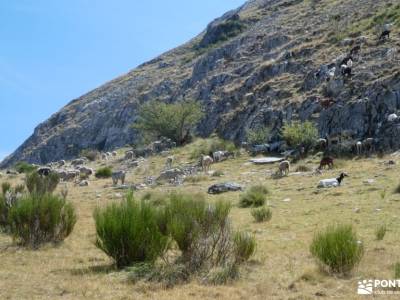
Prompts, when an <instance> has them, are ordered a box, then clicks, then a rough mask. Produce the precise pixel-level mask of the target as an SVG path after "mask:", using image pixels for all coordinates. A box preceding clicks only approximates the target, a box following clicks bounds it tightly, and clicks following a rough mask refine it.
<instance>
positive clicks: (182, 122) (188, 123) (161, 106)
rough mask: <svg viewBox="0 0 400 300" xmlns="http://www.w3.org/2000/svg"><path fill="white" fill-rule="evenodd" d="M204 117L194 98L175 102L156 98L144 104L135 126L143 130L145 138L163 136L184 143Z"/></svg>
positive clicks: (180, 143)
mask: <svg viewBox="0 0 400 300" xmlns="http://www.w3.org/2000/svg"><path fill="white" fill-rule="evenodd" d="M202 117H203V113H202V111H201V106H200V104H199V103H198V102H196V101H194V100H187V101H182V102H177V103H173V104H167V103H164V102H160V101H158V100H155V101H149V102H147V103H145V104H143V105H142V107H141V108H140V109H139V118H138V120H137V122H136V123H135V124H134V125H133V127H134V128H136V129H137V130H140V131H142V132H143V135H144V138H145V139H153V138H159V137H162V136H163V137H167V138H170V139H171V140H173V141H175V142H176V143H177V144H178V145H182V144H184V143H185V142H187V141H188V139H190V137H191V134H192V131H193V129H194V127H195V126H196V124H197V123H198V122H199V121H200V119H201V118H202Z"/></svg>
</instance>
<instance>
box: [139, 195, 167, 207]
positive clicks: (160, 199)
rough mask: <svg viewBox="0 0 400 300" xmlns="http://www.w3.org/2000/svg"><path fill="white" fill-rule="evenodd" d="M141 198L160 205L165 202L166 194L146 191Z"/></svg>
mask: <svg viewBox="0 0 400 300" xmlns="http://www.w3.org/2000/svg"><path fill="white" fill-rule="evenodd" d="M141 199H142V200H144V201H149V202H150V203H151V204H153V205H155V206H160V205H165V204H166V203H167V199H168V196H167V195H165V193H158V192H146V193H145V194H144V195H143V196H142V198H141Z"/></svg>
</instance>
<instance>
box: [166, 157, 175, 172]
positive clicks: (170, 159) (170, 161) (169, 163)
mask: <svg viewBox="0 0 400 300" xmlns="http://www.w3.org/2000/svg"><path fill="white" fill-rule="evenodd" d="M173 162H174V157H173V156H168V157H167V160H166V161H165V169H171V168H172V164H173Z"/></svg>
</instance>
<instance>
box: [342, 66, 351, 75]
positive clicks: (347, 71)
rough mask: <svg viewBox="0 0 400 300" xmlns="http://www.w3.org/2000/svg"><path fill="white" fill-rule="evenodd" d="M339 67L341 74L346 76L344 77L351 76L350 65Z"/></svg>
mask: <svg viewBox="0 0 400 300" xmlns="http://www.w3.org/2000/svg"><path fill="white" fill-rule="evenodd" d="M340 69H341V72H342V75H343V76H346V77H351V76H352V74H351V67H349V66H348V65H341V66H340Z"/></svg>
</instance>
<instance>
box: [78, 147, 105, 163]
mask: <svg viewBox="0 0 400 300" xmlns="http://www.w3.org/2000/svg"><path fill="white" fill-rule="evenodd" d="M81 156H82V157H86V158H87V159H88V160H90V161H96V160H97V159H98V158H99V156H100V153H99V151H97V150H92V149H85V150H82V151H81Z"/></svg>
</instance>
